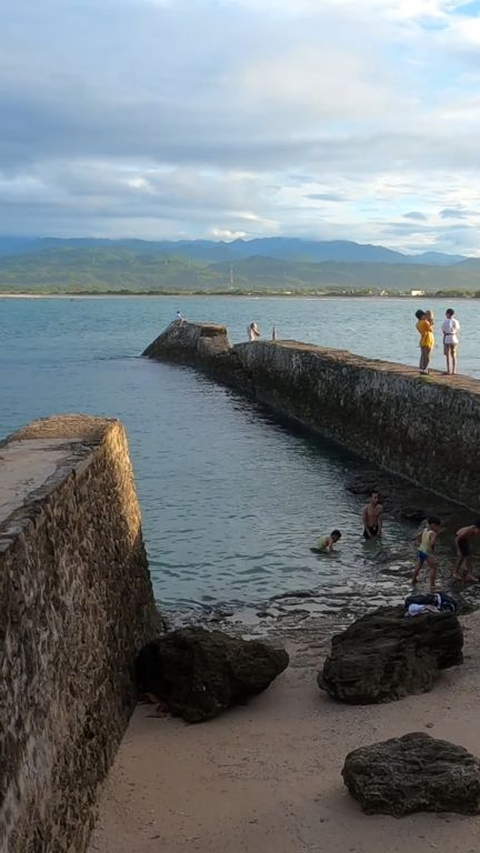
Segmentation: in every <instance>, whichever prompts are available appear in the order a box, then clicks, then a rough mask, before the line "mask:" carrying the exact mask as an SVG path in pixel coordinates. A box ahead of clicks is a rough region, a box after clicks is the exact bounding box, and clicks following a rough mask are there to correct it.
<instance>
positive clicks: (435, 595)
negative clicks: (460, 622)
mask: <svg viewBox="0 0 480 853" xmlns="http://www.w3.org/2000/svg"><path fill="white" fill-rule="evenodd" d="M457 609H458V606H457V602H456V601H455V599H454V598H452V596H451V595H448V594H447V593H446V592H428V593H427V592H425V593H422V592H413V593H412V594H411V595H408V596H407V598H406V599H405V616H421V615H422V614H423V613H456V612H457Z"/></svg>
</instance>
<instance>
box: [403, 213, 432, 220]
mask: <svg viewBox="0 0 480 853" xmlns="http://www.w3.org/2000/svg"><path fill="white" fill-rule="evenodd" d="M403 218H404V219H413V220H416V221H418V222H424V221H426V220H427V218H428V217H427V216H425V214H424V213H421V212H420V211H419V210H412V211H410V213H404V214H403Z"/></svg>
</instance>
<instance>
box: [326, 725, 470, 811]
mask: <svg viewBox="0 0 480 853" xmlns="http://www.w3.org/2000/svg"><path fill="white" fill-rule="evenodd" d="M342 776H343V780H344V782H345V784H346V786H347V788H348V790H349V791H350V793H351V795H352V796H353V797H355V799H356V800H358V801H359V803H360V805H361V807H362V809H363V811H364V812H366V814H391V815H394V816H395V817H402V816H403V815H407V814H412V812H420V811H422V812H458V813H459V814H479V813H480V761H479V760H478V759H477V758H475V757H474V756H473V755H470V753H469V752H467V750H466V749H464V748H463V747H461V746H455V745H454V744H452V743H448V741H445V740H435V739H434V738H432V737H429V735H427V734H424V733H423V732H414V733H412V734H408V735H405V736H404V737H401V738H394V739H392V740H387V741H384V742H383V743H375V744H373V745H372V746H364V747H361V748H360V749H356V750H355V751H354V752H351V753H350V754H349V755H347V758H346V760H345V764H344V767H343V770H342Z"/></svg>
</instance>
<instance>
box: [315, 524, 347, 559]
mask: <svg viewBox="0 0 480 853" xmlns="http://www.w3.org/2000/svg"><path fill="white" fill-rule="evenodd" d="M341 538H342V534H341V533H340V531H339V530H332V532H331V533H330V536H324V537H323V539H319V540H318V542H317V544H316V545H315V547H314V548H310V550H311V551H313V552H314V554H326V553H327V551H328V552H329V553H331V552H332V551H333V546H334V545H335V542H338V540H339V539H341Z"/></svg>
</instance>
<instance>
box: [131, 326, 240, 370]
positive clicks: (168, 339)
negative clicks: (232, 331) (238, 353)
mask: <svg viewBox="0 0 480 853" xmlns="http://www.w3.org/2000/svg"><path fill="white" fill-rule="evenodd" d="M230 349H231V348H230V342H229V340H228V332H227V329H226V327H225V326H220V325H218V324H216V323H187V322H181V321H178V320H175V321H174V322H173V323H170V325H169V326H168V327H167V328H166V329H165V331H164V332H162V334H161V335H159V336H158V338H156V339H155V340H154V341H153V343H151V344H150V346H148V347H147V348H146V350H144V352H143V353H142V355H144V356H146V357H147V358H166V359H169V360H172V361H180V362H185V363H189V364H195V362H196V361H197V360H198V362H199V363H201V362H202V361H208V360H210V359H211V358H212V357H214V356H216V355H221V354H222V353H226V352H229V351H230Z"/></svg>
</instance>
